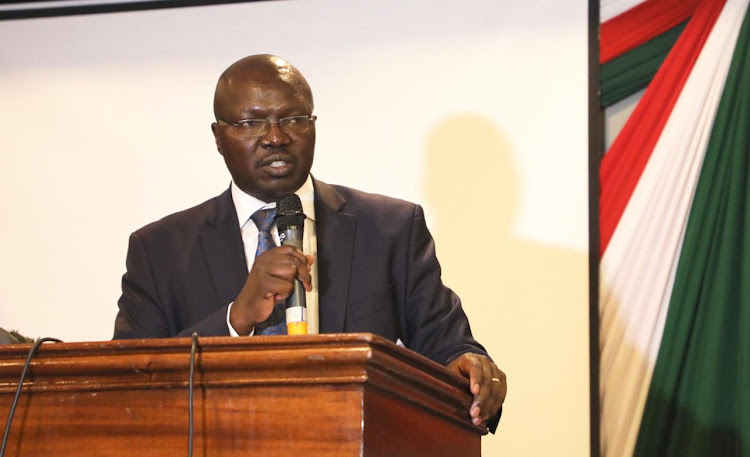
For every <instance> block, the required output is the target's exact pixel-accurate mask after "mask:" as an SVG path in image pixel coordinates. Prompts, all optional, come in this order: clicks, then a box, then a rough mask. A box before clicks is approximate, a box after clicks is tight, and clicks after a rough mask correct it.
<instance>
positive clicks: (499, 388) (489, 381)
mask: <svg viewBox="0 0 750 457" xmlns="http://www.w3.org/2000/svg"><path fill="white" fill-rule="evenodd" d="M448 369H449V370H451V371H453V372H454V373H457V374H459V375H461V376H463V377H465V378H468V379H469V386H470V389H471V393H472V394H474V401H473V402H472V403H471V406H470V407H469V415H470V416H471V421H472V422H473V423H474V424H475V425H479V424H481V423H483V422H484V421H486V420H487V419H488V418H490V417H491V416H494V415H495V414H496V413H497V411H498V410H499V409H500V407H501V406H502V405H503V402H504V401H505V394H506V393H507V391H508V384H507V382H506V380H505V373H503V372H502V371H501V370H500V369H499V368H498V367H497V365H495V363H494V362H493V361H492V360H490V359H489V358H488V357H486V356H483V355H479V354H474V353H471V352H467V353H466V354H462V355H461V356H459V357H458V358H457V359H456V360H454V361H453V362H451V363H450V364H448Z"/></svg>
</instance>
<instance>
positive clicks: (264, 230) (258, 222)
mask: <svg viewBox="0 0 750 457" xmlns="http://www.w3.org/2000/svg"><path fill="white" fill-rule="evenodd" d="M274 216H276V208H270V209H259V210H258V211H256V212H254V213H253V215H252V216H250V219H252V221H253V223H255V226H256V227H258V249H256V250H255V257H258V256H259V255H260V254H261V253H262V252H265V251H268V250H269V249H273V248H275V247H276V243H275V242H274V241H273V236H272V235H271V228H272V227H273V219H274Z"/></svg>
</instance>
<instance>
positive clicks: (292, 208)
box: [276, 194, 307, 233]
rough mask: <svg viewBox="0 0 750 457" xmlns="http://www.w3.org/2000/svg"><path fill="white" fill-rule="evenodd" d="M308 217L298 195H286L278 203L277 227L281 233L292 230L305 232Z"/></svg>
mask: <svg viewBox="0 0 750 457" xmlns="http://www.w3.org/2000/svg"><path fill="white" fill-rule="evenodd" d="M306 217H307V216H305V213H303V212H302V202H301V201H300V199H299V196H297V195H296V194H287V195H284V196H282V197H281V198H280V199H279V201H278V202H276V227H277V228H278V230H279V233H280V232H283V231H285V230H288V229H290V228H294V229H297V230H304V227H305V218H306Z"/></svg>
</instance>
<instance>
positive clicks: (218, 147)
mask: <svg viewBox="0 0 750 457" xmlns="http://www.w3.org/2000/svg"><path fill="white" fill-rule="evenodd" d="M211 131H212V132H213V134H214V142H215V143H216V150H217V151H219V154H221V155H224V153H223V152H221V138H220V137H219V124H217V123H216V122H214V123H212V124H211Z"/></svg>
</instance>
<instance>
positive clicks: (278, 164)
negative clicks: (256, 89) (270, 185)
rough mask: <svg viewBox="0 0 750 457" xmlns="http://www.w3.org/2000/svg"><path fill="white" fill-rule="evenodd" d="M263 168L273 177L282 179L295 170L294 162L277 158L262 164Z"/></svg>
mask: <svg viewBox="0 0 750 457" xmlns="http://www.w3.org/2000/svg"><path fill="white" fill-rule="evenodd" d="M262 167H263V169H264V170H266V173H268V174H270V175H271V176H274V177H277V178H280V177H284V176H286V175H287V174H289V173H291V171H292V169H293V168H294V162H293V161H291V160H288V159H281V158H278V157H275V158H273V159H271V160H267V161H265V162H264V163H263V164H262Z"/></svg>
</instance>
